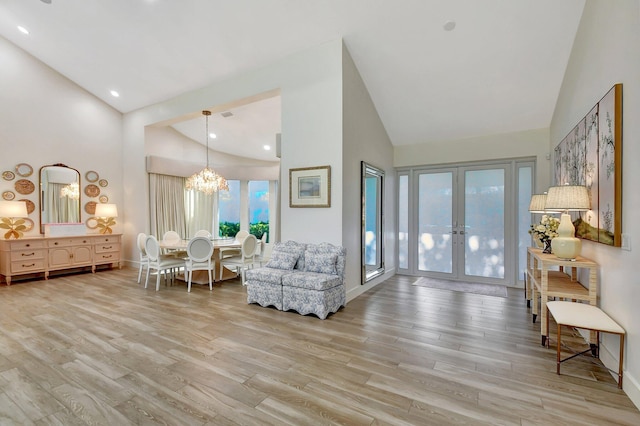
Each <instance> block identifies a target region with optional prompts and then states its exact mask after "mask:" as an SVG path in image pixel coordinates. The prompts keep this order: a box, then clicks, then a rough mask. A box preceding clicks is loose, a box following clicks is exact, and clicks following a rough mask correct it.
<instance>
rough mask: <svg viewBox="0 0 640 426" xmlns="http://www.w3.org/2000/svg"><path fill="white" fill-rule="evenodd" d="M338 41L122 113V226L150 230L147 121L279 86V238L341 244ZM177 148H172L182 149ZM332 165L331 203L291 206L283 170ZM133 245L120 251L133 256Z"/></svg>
mask: <svg viewBox="0 0 640 426" xmlns="http://www.w3.org/2000/svg"><path fill="white" fill-rule="evenodd" d="M341 55H342V41H341V40H336V41H332V42H329V43H325V44H323V45H320V46H318V47H316V48H314V49H310V50H307V51H305V52H301V53H298V54H295V55H292V56H290V57H287V58H284V59H282V60H280V61H278V62H276V63H274V64H271V65H269V66H266V67H264V68H261V69H256V70H253V71H250V72H247V73H245V74H242V75H238V76H236V77H233V78H231V79H229V80H226V81H221V82H218V83H215V84H212V85H210V86H207V87H205V88H202V89H199V90H195V91H193V92H189V93H185V94H183V95H181V96H178V97H176V98H174V99H171V100H169V101H166V102H162V103H159V104H156V105H152V106H149V107H145V108H143V109H140V110H138V111H134V112H131V113H128V114H126V115H125V116H124V130H123V138H124V145H125V151H126V153H127V155H126V156H125V157H124V158H123V161H124V181H125V185H124V191H125V209H127V211H128V212H129V215H128V217H127V219H128V220H127V223H126V227H125V230H126V233H127V235H128V236H129V239H130V240H131V241H132V242H133V237H134V236H135V235H136V234H137V233H138V232H141V231H142V232H145V230H146V231H148V228H149V223H148V220H149V219H148V213H147V211H148V203H149V202H148V182H147V178H146V174H145V167H144V164H145V161H144V158H145V155H147V152H146V150H145V127H146V126H148V125H152V124H155V123H159V122H164V121H168V120H171V119H172V118H174V117H181V116H185V115H188V114H193V113H194V112H198V113H199V111H201V110H203V109H209V108H212V107H215V106H217V105H223V104H229V103H232V102H234V101H237V100H239V99H245V98H248V97H251V96H254V95H256V94H260V93H265V92H270V91H273V90H275V89H278V88H279V89H281V96H282V145H281V148H282V151H281V152H282V159H281V168H282V172H281V179H280V182H281V186H280V187H281V190H282V195H283V197H282V199H281V223H282V229H281V238H282V240H289V239H293V240H299V241H305V242H310V243H316V242H322V241H327V242H330V243H334V244H342V238H343V236H342V211H343V206H342V204H343V201H342V184H343V178H342V173H343V172H342V168H343V166H342V92H341V88H342V72H341V63H342V61H341ZM181 154H182V152H180V153H178V154H177V155H181ZM322 165H330V166H331V172H332V174H331V183H332V194H331V207H330V208H304V209H300V208H296V209H292V208H290V207H289V199H288V188H289V169H290V168H298V167H309V166H322ZM136 256H137V253H136V251H135V248H134V246H133V244H129V245H128V246H127V247H126V252H125V257H127V258H128V259H135V258H136Z"/></svg>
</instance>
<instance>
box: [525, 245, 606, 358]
mask: <svg viewBox="0 0 640 426" xmlns="http://www.w3.org/2000/svg"><path fill="white" fill-rule="evenodd" d="M555 267H558V268H559V269H560V270H558V271H556V270H549V268H555ZM580 268H584V269H587V271H588V273H589V281H588V283H589V287H588V288H587V287H585V286H584V285H582V284H581V283H580V282H579V281H578V269H580ZM597 268H598V264H597V263H595V262H594V261H592V260H589V259H586V258H584V257H582V256H578V257H577V258H576V259H575V260H563V259H560V258H558V257H557V256H556V255H555V254H547V253H543V252H542V250H541V249H539V248H534V247H529V248H527V285H528V286H530V292H531V298H532V299H533V308H532V309H533V322H536V317H537V313H538V310H540V315H541V316H542V318H541V321H540V334H541V336H542V345H543V346H546V344H547V336H548V335H549V333H548V328H549V318H548V315H547V301H548V300H549V297H557V298H560V299H570V300H574V301H575V300H580V301H585V302H588V303H589V304H590V305H593V306H596V304H597V302H598V282H597V274H598V271H597ZM538 297H540V304H541V306H538ZM590 340H591V343H593V342H594V340H595V332H591V338H590Z"/></svg>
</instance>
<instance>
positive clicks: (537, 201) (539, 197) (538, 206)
mask: <svg viewBox="0 0 640 426" xmlns="http://www.w3.org/2000/svg"><path fill="white" fill-rule="evenodd" d="M546 203H547V194H533V195H532V196H531V202H530V203H529V211H530V212H531V213H546V212H545V210H544V207H545V205H546Z"/></svg>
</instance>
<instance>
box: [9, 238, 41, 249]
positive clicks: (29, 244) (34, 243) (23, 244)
mask: <svg viewBox="0 0 640 426" xmlns="http://www.w3.org/2000/svg"><path fill="white" fill-rule="evenodd" d="M9 243H10V245H11V251H14V250H29V249H39V248H45V247H46V245H45V243H44V241H42V240H31V241H30V240H28V239H24V240H17V241H9Z"/></svg>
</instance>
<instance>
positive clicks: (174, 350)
mask: <svg viewBox="0 0 640 426" xmlns="http://www.w3.org/2000/svg"><path fill="white" fill-rule="evenodd" d="M136 279H137V269H131V268H123V269H121V270H110V271H102V272H99V273H96V274H91V273H85V274H76V275H64V276H60V277H56V278H54V279H50V280H34V281H24V282H16V283H15V284H14V285H12V286H10V287H7V286H0V307H1V308H2V309H1V311H0V312H1V315H0V424H3V425H4V424H19V425H23V424H37V425H75V424H109V425H111V424H117V425H130V424H131V425H133V424H147V423H160V424H190V425H192V424H193V425H235V424H245V425H282V424H291V425H307V424H309V425H316V424H349V425H423V424H427V425H429V424H434V425H447V424H474V425H477V424H492V425H494V424H505V425H512V424H515V425H527V424H569V425H571V424H607V423H609V424H629V425H631V424H640V411H639V410H638V409H637V408H636V407H635V406H634V405H633V403H632V402H631V401H630V399H629V398H628V397H627V396H626V395H625V394H624V392H623V391H621V390H619V389H617V387H616V381H615V379H614V378H613V377H612V376H611V374H610V373H609V372H608V370H607V369H606V368H604V366H603V365H602V364H601V363H600V361H599V360H598V359H594V358H591V357H588V358H585V357H578V358H575V359H573V360H571V361H570V362H568V363H566V364H564V365H563V374H562V375H557V374H556V372H555V369H556V368H555V367H556V353H555V349H554V348H544V347H542V346H541V345H540V324H539V323H537V324H534V323H532V322H531V312H530V309H528V308H527V307H526V303H525V300H524V298H523V296H522V290H518V289H508V297H506V298H502V297H492V296H483V295H478V294H469V293H456V292H453V291H448V290H442V289H431V288H426V287H419V286H414V285H412V283H413V282H414V281H415V280H416V278H415V277H407V276H395V277H392V278H390V279H388V280H387V281H385V282H384V283H382V284H380V285H378V286H377V287H376V288H374V289H372V290H370V291H368V292H367V293H364V294H363V295H361V296H359V297H358V298H356V299H355V300H353V301H351V302H349V304H348V305H347V307H346V308H343V309H341V310H340V311H339V312H337V313H336V314H332V315H330V316H329V317H328V318H327V319H326V320H324V321H323V320H320V319H318V318H317V317H315V316H314V315H308V316H301V315H298V314H297V313H295V312H281V311H278V310H276V309H273V308H262V307H260V306H258V305H247V303H246V288H245V287H243V286H242V285H241V283H240V282H239V280H230V281H225V282H223V283H216V284H215V285H214V290H213V291H209V289H208V286H200V285H197V286H194V288H193V289H192V291H191V293H188V292H187V291H186V285H185V284H184V283H183V282H180V281H176V282H175V283H174V285H166V286H165V285H164V284H163V285H161V287H160V291H158V292H156V291H155V288H151V287H150V288H148V289H145V288H144V285H143V284H138V283H137V282H136ZM565 334H566V335H565ZM551 339H552V340H554V339H555V336H553V335H552V336H551ZM563 342H565V343H567V344H568V345H570V346H572V347H575V348H583V347H585V343H584V341H583V340H582V337H581V336H580V335H579V334H578V333H576V332H574V331H572V330H571V329H569V328H568V327H565V330H563Z"/></svg>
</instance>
